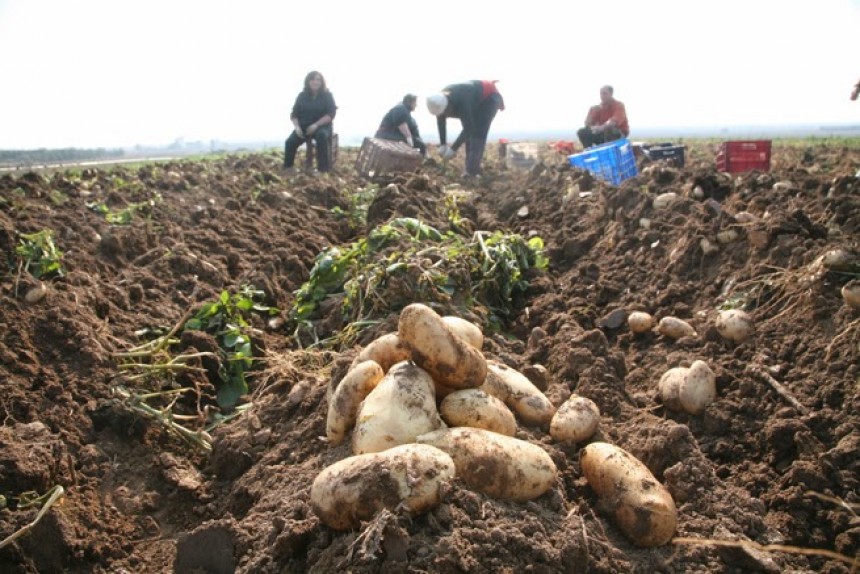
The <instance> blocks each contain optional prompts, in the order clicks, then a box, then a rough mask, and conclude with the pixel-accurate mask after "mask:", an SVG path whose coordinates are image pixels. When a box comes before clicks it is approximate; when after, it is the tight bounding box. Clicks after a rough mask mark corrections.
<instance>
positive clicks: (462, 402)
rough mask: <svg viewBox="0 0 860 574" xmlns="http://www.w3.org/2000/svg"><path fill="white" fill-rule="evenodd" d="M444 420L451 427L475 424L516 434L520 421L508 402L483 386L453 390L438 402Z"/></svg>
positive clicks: (482, 427)
mask: <svg viewBox="0 0 860 574" xmlns="http://www.w3.org/2000/svg"><path fill="white" fill-rule="evenodd" d="M439 413H440V414H441V415H442V420H444V421H445V422H446V423H448V426H452V427H474V428H480V429H485V430H488V431H493V432H496V433H499V434H503V435H507V436H514V434H515V433H516V432H517V420H516V419H515V418H514V413H512V412H511V410H510V409H509V408H508V407H507V406H505V403H503V402H502V401H500V400H499V399H497V398H496V397H494V396H492V395H488V394H487V393H485V392H484V391H482V390H481V389H463V390H461V391H454V392H453V393H451V394H449V395H448V396H447V397H445V398H444V399H443V400H442V403H441V404H440V405H439Z"/></svg>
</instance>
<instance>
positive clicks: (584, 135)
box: [576, 127, 624, 148]
mask: <svg viewBox="0 0 860 574" xmlns="http://www.w3.org/2000/svg"><path fill="white" fill-rule="evenodd" d="M576 135H577V136H579V141H580V142H582V147H584V148H586V147H591V146H595V145H600V144H605V143H609V142H614V141H615V140H620V139H621V138H623V137H624V134H622V133H621V131H620V130H619V129H618V128H607V129H606V130H604V131H602V132H597V133H595V132H593V131H591V128H589V127H585V128H582V129H581V130H579V131H578V132H576Z"/></svg>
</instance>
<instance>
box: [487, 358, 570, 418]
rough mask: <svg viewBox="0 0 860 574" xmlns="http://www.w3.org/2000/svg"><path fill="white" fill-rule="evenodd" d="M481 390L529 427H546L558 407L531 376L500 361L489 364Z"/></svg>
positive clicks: (488, 362) (489, 362)
mask: <svg viewBox="0 0 860 574" xmlns="http://www.w3.org/2000/svg"><path fill="white" fill-rule="evenodd" d="M481 389H482V390H483V391H485V392H486V393H487V394H489V395H492V396H494V397H496V398H498V399H500V400H502V401H503V402H504V403H505V404H506V405H508V406H509V407H511V409H512V410H513V411H514V412H515V413H517V414H518V415H519V416H520V418H521V419H523V421H524V422H525V423H526V424H530V425H539V426H544V427H545V426H546V425H548V424H549V423H550V421H551V420H552V417H553V415H554V414H555V406H554V405H553V404H552V403H551V402H550V400H549V399H548V398H547V397H546V395H544V394H543V393H542V392H541V391H540V389H538V388H537V387H536V386H535V385H534V383H532V382H531V381H530V380H529V379H528V377H526V376H525V375H524V374H522V373H520V372H519V371H517V370H516V369H512V368H510V367H509V366H507V365H504V364H502V363H499V362H498V361H487V377H486V379H485V380H484V384H483V385H481Z"/></svg>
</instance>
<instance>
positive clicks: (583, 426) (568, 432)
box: [549, 395, 600, 442]
mask: <svg viewBox="0 0 860 574" xmlns="http://www.w3.org/2000/svg"><path fill="white" fill-rule="evenodd" d="M599 424H600V409H599V408H597V405H596V404H594V401H592V400H591V399H588V398H585V397H580V396H579V395H570V398H568V399H567V400H566V401H564V403H562V405H561V406H560V407H558V411H556V413H555V415H554V416H553V417H552V422H550V424H549V434H550V436H552V438H554V439H555V440H557V441H571V442H582V441H584V440H588V439H590V438H591V437H592V436H593V435H594V433H595V432H597V425H599Z"/></svg>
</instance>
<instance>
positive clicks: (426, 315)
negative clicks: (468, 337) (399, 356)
mask: <svg viewBox="0 0 860 574" xmlns="http://www.w3.org/2000/svg"><path fill="white" fill-rule="evenodd" d="M397 332H398V334H399V335H400V338H401V339H403V340H404V341H405V342H406V344H407V345H408V346H409V348H410V349H411V351H412V360H413V361H415V363H416V364H417V365H418V366H419V367H421V368H422V369H425V370H426V371H427V372H428V373H430V376H431V377H433V380H434V381H436V382H437V383H439V384H440V385H443V386H445V387H449V388H452V389H469V388H474V387H479V386H480V385H481V383H483V381H484V378H485V377H486V376H487V361H486V360H485V359H484V355H483V354H482V353H481V351H479V350H478V349H476V348H475V347H473V346H472V345H470V344H469V343H467V342H466V341H464V340H463V339H462V338H460V337H459V336H458V335H456V334H455V333H454V332H453V331H451V329H450V327H448V325H447V324H446V323H445V321H443V320H442V317H440V316H439V315H438V314H437V313H436V312H435V311H434V310H433V309H431V308H430V307H428V306H426V305H422V304H421V303H413V304H411V305H407V306H406V307H405V308H404V309H403V311H401V312H400V321H399V323H398V326H397Z"/></svg>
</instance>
